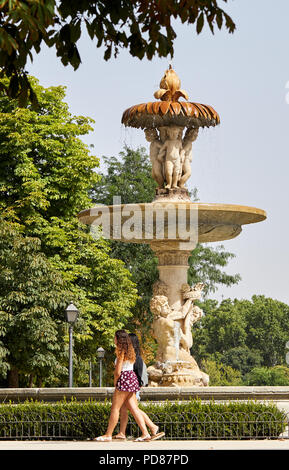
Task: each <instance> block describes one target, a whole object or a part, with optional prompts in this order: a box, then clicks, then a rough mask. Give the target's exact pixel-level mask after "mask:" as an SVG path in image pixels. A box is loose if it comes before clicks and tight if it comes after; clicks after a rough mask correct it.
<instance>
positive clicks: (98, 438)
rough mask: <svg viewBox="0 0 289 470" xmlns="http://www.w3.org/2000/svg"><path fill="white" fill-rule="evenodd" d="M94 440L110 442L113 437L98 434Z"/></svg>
mask: <svg viewBox="0 0 289 470" xmlns="http://www.w3.org/2000/svg"><path fill="white" fill-rule="evenodd" d="M92 440H93V441H98V442H110V441H111V440H112V438H111V437H108V436H98V437H95V438H94V439H92Z"/></svg>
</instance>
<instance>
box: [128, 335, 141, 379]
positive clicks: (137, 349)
mask: <svg viewBox="0 0 289 470" xmlns="http://www.w3.org/2000/svg"><path fill="white" fill-rule="evenodd" d="M129 337H130V340H131V342H132V345H133V347H134V351H135V355H136V359H135V363H134V365H133V370H134V371H135V373H136V375H137V379H138V383H139V385H140V387H141V386H142V385H143V382H142V379H141V376H142V371H143V360H142V357H141V351H140V344H139V339H138V337H137V335H136V334H135V333H129Z"/></svg>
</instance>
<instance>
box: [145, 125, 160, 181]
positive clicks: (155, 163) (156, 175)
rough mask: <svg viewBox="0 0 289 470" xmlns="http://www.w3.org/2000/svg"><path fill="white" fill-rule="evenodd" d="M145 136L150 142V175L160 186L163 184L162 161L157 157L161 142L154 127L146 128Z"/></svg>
mask: <svg viewBox="0 0 289 470" xmlns="http://www.w3.org/2000/svg"><path fill="white" fill-rule="evenodd" d="M145 138H146V140H147V141H148V142H150V143H151V144H150V161H151V164H152V177H153V179H154V180H155V181H156V182H157V183H158V187H159V188H162V187H163V185H164V175H163V163H162V161H161V160H159V159H158V155H159V151H160V148H161V147H162V143H161V141H160V139H159V136H158V132H157V130H156V129H146V130H145Z"/></svg>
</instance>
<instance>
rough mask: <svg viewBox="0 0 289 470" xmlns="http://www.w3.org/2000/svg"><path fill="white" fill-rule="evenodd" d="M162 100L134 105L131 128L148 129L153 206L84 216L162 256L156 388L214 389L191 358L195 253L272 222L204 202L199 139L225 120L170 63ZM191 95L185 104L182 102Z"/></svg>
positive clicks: (155, 302)
mask: <svg viewBox="0 0 289 470" xmlns="http://www.w3.org/2000/svg"><path fill="white" fill-rule="evenodd" d="M154 97H155V98H156V99H157V101H154V102H148V103H142V104H138V105H135V106H132V107H130V108H128V109H127V110H126V111H124V113H123V116H122V123H123V124H124V125H125V126H130V127H135V128H142V129H144V132H145V136H146V139H147V141H148V142H150V150H149V154H150V160H151V164H152V178H153V179H154V180H155V181H156V183H157V188H156V194H155V199H154V201H153V202H152V203H149V204H144V203H141V202H140V203H136V204H126V205H123V204H121V203H118V200H117V198H116V201H114V202H116V204H113V205H112V206H108V207H107V206H102V205H99V206H96V207H93V208H91V209H86V210H83V211H81V212H80V213H79V215H78V218H79V220H80V221H82V222H83V223H85V224H89V225H97V226H102V233H103V236H104V237H106V238H110V239H114V240H119V241H122V242H126V243H148V244H150V247H151V248H152V250H153V251H154V253H155V255H156V257H157V258H158V270H159V280H158V281H157V282H156V283H155V284H154V285H153V297H152V299H151V302H150V309H151V312H152V313H153V315H154V320H153V334H154V337H155V338H156V341H157V343H158V351H157V356H156V363H155V364H154V365H153V366H150V367H149V368H148V372H149V380H150V385H151V386H182V387H186V386H188V387H189V386H193V385H198V386H207V385H208V384H209V377H208V375H207V374H205V373H204V372H202V371H201V370H200V369H199V367H198V364H197V363H196V361H195V359H194V358H193V357H192V355H191V352H190V351H191V348H192V344H193V341H192V326H193V324H194V323H195V322H196V321H198V320H199V319H200V318H201V316H202V315H203V312H202V310H201V309H200V308H199V307H198V306H196V305H195V301H196V300H199V299H200V298H201V295H202V290H203V288H204V285H203V284H202V283H198V284H196V285H195V286H189V285H188V283H187V272H188V268H189V266H188V258H189V256H190V255H191V252H192V250H193V249H194V248H195V247H196V244H197V243H206V242H217V241H223V240H229V239H232V238H234V237H236V236H238V235H239V234H240V233H241V230H242V225H245V224H252V223H256V222H260V221H262V220H264V219H266V213H265V211H263V210H261V209H257V208H255V207H247V206H240V205H234V204H216V203H215V204H212V203H196V202H192V201H191V199H190V195H189V191H188V190H187V188H186V182H187V180H188V179H189V177H190V176H191V161H192V144H193V142H194V141H195V140H196V138H197V136H198V130H199V128H200V127H210V126H216V125H218V124H219V123H220V118H219V115H218V113H217V112H216V111H215V110H214V109H213V108H212V107H211V106H209V105H204V104H200V103H192V102H189V101H188V94H187V92H186V91H185V90H182V89H181V88H180V79H179V77H178V76H177V74H176V73H175V72H174V70H173V69H172V67H171V66H170V67H169V69H168V70H166V72H165V74H164V77H163V78H162V80H161V82H160V89H159V90H158V91H156V92H155V94H154ZM180 98H183V99H184V101H179V99H180Z"/></svg>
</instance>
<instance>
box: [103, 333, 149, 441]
mask: <svg viewBox="0 0 289 470" xmlns="http://www.w3.org/2000/svg"><path fill="white" fill-rule="evenodd" d="M114 342H115V345H116V363H115V369H114V386H115V391H114V394H113V399H112V406H111V411H110V417H109V422H108V426H107V430H106V433H105V434H104V435H103V436H99V437H96V438H95V439H94V440H95V441H101V442H107V441H111V440H112V433H113V431H114V429H115V427H116V425H117V423H118V420H119V413H120V409H121V407H122V405H123V404H124V402H126V403H127V405H128V406H129V410H130V411H131V413H132V415H133V417H134V419H135V420H136V422H137V424H138V426H139V427H140V430H141V432H142V434H141V436H140V437H139V438H137V439H136V441H149V440H150V439H151V436H150V434H149V433H148V430H147V427H146V424H145V420H144V417H143V415H142V413H141V411H140V409H139V408H138V405H137V400H136V399H135V393H136V392H138V391H139V389H140V386H139V382H138V378H137V375H136V373H135V372H134V370H133V365H134V362H135V359H136V355H135V350H134V347H133V345H132V342H131V340H130V337H129V335H128V333H127V332H126V331H124V330H118V331H117V332H116V333H115V337H114Z"/></svg>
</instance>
